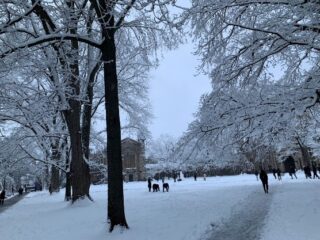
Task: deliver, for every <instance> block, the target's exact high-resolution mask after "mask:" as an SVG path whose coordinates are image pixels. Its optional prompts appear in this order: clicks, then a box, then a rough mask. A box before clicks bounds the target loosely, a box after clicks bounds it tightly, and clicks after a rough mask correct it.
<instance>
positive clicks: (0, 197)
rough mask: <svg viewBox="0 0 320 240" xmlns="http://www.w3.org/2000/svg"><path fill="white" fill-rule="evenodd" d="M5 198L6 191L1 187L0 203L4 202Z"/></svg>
mask: <svg viewBox="0 0 320 240" xmlns="http://www.w3.org/2000/svg"><path fill="white" fill-rule="evenodd" d="M5 198H6V191H5V190H4V189H2V191H1V192H0V205H3V204H4V199H5Z"/></svg>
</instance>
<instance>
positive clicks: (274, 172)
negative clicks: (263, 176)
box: [272, 168, 277, 179]
mask: <svg viewBox="0 0 320 240" xmlns="http://www.w3.org/2000/svg"><path fill="white" fill-rule="evenodd" d="M272 174H273V176H274V179H277V169H275V168H272Z"/></svg>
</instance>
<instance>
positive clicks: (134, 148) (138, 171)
mask: <svg viewBox="0 0 320 240" xmlns="http://www.w3.org/2000/svg"><path fill="white" fill-rule="evenodd" d="M144 144H145V143H144V140H142V139H140V140H138V141H136V140H133V139H131V138H125V139H123V140H122V141H121V151H122V167H123V177H124V181H126V182H132V181H144V180H145V179H146V169H145V146H144Z"/></svg>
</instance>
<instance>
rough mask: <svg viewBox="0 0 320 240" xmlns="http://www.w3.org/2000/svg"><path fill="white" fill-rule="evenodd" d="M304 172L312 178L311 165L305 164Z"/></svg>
mask: <svg viewBox="0 0 320 240" xmlns="http://www.w3.org/2000/svg"><path fill="white" fill-rule="evenodd" d="M303 171H304V174H305V175H306V179H308V178H310V179H311V169H310V167H309V166H305V167H304V168H303Z"/></svg>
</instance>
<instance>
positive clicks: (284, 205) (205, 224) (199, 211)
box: [0, 174, 320, 240]
mask: <svg viewBox="0 0 320 240" xmlns="http://www.w3.org/2000/svg"><path fill="white" fill-rule="evenodd" d="M298 177H299V179H297V180H296V179H293V180H292V179H289V176H288V175H286V176H285V177H284V178H283V181H281V182H279V181H277V180H275V179H274V178H273V176H272V175H271V174H269V180H270V181H269V182H270V194H268V195H265V194H264V193H263V190H262V186H261V183H260V181H257V180H256V178H255V176H254V175H240V176H228V177H210V178H207V181H203V179H202V178H198V181H194V180H193V179H191V178H190V179H184V181H182V182H176V183H174V182H173V181H170V180H169V181H168V182H169V184H170V192H169V193H167V192H155V193H153V192H151V193H150V192H148V189H147V183H146V182H134V183H126V184H124V189H125V209H126V217H127V221H128V224H129V226H130V229H129V230H125V231H120V229H119V228H116V229H115V230H114V232H112V233H109V232H108V227H107V219H106V216H107V212H106V211H107V210H106V203H107V191H106V190H107V186H106V185H100V186H92V188H91V193H92V196H93V198H94V200H95V201H94V202H90V201H88V200H85V201H81V202H78V203H76V204H74V205H70V204H69V203H66V202H64V200H63V191H62V192H61V193H58V194H54V195H52V196H50V195H49V194H48V193H47V192H35V193H30V194H29V195H27V196H26V197H25V199H23V200H22V201H20V202H18V203H17V204H16V205H14V206H13V207H11V208H9V209H8V210H6V211H4V212H2V213H1V214H0V239H1V240H42V239H46V240H65V239H77V240H105V239H109V240H198V239H199V240H200V239H226V240H228V239H242V238H241V237H240V235H243V236H244V237H245V234H246V230H247V231H250V233H249V234H248V236H250V237H247V236H246V238H247V239H248V240H249V239H250V238H251V239H259V238H260V239H263V240H269V239H270V240H271V239H272V240H275V239H283V240H285V239H288V240H289V239H290V240H302V239H303V240H317V239H320V228H319V227H317V226H318V217H319V210H318V204H319V200H320V194H319V190H318V189H319V187H320V180H318V179H316V180H310V179H309V180H306V179H305V178H304V176H303V175H302V174H298ZM226 232H230V237H228V236H226V235H225V233H226ZM231 235H236V237H233V238H232V237H231ZM219 236H220V238H219Z"/></svg>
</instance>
